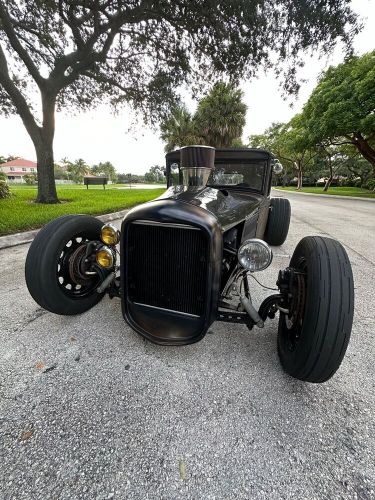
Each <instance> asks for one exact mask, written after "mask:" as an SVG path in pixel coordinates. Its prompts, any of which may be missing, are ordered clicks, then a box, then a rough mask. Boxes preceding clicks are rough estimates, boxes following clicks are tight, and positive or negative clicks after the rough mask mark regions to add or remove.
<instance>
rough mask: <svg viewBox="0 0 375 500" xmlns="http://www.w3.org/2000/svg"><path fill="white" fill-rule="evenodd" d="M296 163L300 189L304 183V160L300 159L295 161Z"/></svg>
mask: <svg viewBox="0 0 375 500" xmlns="http://www.w3.org/2000/svg"><path fill="white" fill-rule="evenodd" d="M294 165H295V168H296V170H297V190H300V189H302V184H303V180H302V175H303V172H302V161H301V160H298V161H296V162H294Z"/></svg>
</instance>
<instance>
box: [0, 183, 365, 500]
mask: <svg viewBox="0 0 375 500" xmlns="http://www.w3.org/2000/svg"><path fill="white" fill-rule="evenodd" d="M274 194H275V196H287V197H288V198H290V200H291V203H292V209H293V220H292V224H291V230H290V235H289V237H288V240H287V242H286V244H285V245H283V247H281V248H279V249H275V258H274V262H273V264H272V268H269V269H268V270H267V271H265V272H264V273H261V274H259V275H258V276H257V277H258V278H259V279H260V280H261V281H262V282H263V283H265V284H266V285H269V286H272V285H274V282H275V280H276V276H277V270H278V268H281V267H285V266H286V265H287V264H288V262H289V256H290V254H291V253H292V252H293V248H294V247H295V245H296V243H297V242H298V240H299V239H300V238H301V237H303V236H305V235H307V234H327V235H330V236H332V237H335V238H338V239H339V240H340V241H341V242H342V243H344V245H345V246H346V248H347V251H348V253H349V256H350V258H351V261H352V265H353V271H354V277H355V287H356V313H355V320H354V328H353V335H352V340H351V343H350V345H349V349H348V352H347V355H346V357H345V359H344V362H343V364H342V366H341V368H340V370H339V371H338V373H337V374H336V375H335V376H334V377H333V378H332V379H331V380H330V381H329V382H327V383H326V384H322V385H313V384H305V383H302V382H299V381H296V380H294V379H292V378H290V377H288V376H287V375H286V374H284V373H283V371H282V370H281V368H280V365H279V362H278V358H277V352H276V330H277V325H276V322H275V321H274V322H268V323H267V324H266V327H265V328H264V330H258V329H254V330H253V331H251V332H249V331H248V330H247V329H246V328H245V327H243V326H236V325H229V324H225V323H215V324H214V325H213V326H212V327H211V329H210V334H208V335H207V336H206V337H205V338H204V339H203V340H202V341H201V342H199V343H197V344H194V345H191V346H186V347H160V346H155V345H153V344H151V343H149V342H146V341H144V340H143V339H142V338H140V337H139V336H138V335H137V334H135V333H134V332H133V331H132V330H131V329H130V328H129V327H128V326H127V325H126V324H125V323H124V321H123V319H122V316H121V309H120V303H119V301H118V300H116V299H114V300H112V301H110V300H109V299H107V298H105V299H104V300H103V301H102V302H101V303H100V304H99V305H98V306H96V307H95V308H94V309H92V310H91V311H89V312H87V313H86V314H83V315H81V316H76V317H59V316H55V315H53V314H50V313H47V312H45V311H43V310H41V309H40V308H39V307H38V306H37V305H36V304H35V303H34V302H33V300H32V299H31V298H30V297H29V295H28V292H27V290H26V287H25V284H24V278H23V267H24V261H25V256H26V252H27V249H28V246H27V245H22V246H18V247H14V248H10V249H7V250H2V251H0V261H1V268H0V297H1V298H0V301H1V305H0V310H1V323H0V331H1V333H0V498H1V499H17V500H18V499H59V500H60V499H80V498H85V499H86V498H88V499H91V498H98V499H106V498H126V499H158V498H162V499H180V498H181V499H205V500H206V499H207V500H208V499H232V498H241V499H242V498H243V499H299V500H300V499H308V500H312V499H327V500H328V499H329V500H331V499H366V500H367V499H374V498H375V486H374V485H375V458H374V450H375V418H374V417H375V411H374V410H375V391H374V364H375V361H374V354H375V338H374V321H375V313H374V311H375V298H374V295H375V294H374V279H375V253H374V252H375V248H374V247H375V245H374V242H375V219H374V216H375V205H374V204H371V203H367V202H364V201H357V200H353V201H351V200H349V199H348V200H335V199H331V198H330V199H327V200H326V199H322V198H319V199H314V198H313V197H307V196H306V197H302V196H300V197H298V195H293V194H291V193H288V194H284V193H281V194H280V193H276V192H275V193H274ZM264 295H265V292H264V291H262V290H261V289H260V288H259V287H258V286H257V288H256V289H254V296H255V298H256V300H257V302H260V301H261V299H262V297H263V296H264Z"/></svg>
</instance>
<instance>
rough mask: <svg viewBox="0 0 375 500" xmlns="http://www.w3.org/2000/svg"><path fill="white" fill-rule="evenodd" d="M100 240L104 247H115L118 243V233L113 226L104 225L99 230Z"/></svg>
mask: <svg viewBox="0 0 375 500" xmlns="http://www.w3.org/2000/svg"><path fill="white" fill-rule="evenodd" d="M100 239H101V240H102V242H103V243H105V244H106V245H111V246H113V245H117V243H118V242H119V241H120V231H119V230H118V229H117V227H115V226H114V225H113V224H104V226H103V227H102V228H101V230H100Z"/></svg>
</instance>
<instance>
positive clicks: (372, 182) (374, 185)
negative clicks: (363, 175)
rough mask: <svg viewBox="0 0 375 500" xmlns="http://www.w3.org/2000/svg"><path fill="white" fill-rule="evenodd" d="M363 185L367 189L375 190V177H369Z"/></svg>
mask: <svg viewBox="0 0 375 500" xmlns="http://www.w3.org/2000/svg"><path fill="white" fill-rule="evenodd" d="M363 187H364V188H366V189H370V191H375V177H372V179H368V180H367V181H366V183H365V184H364V186H363Z"/></svg>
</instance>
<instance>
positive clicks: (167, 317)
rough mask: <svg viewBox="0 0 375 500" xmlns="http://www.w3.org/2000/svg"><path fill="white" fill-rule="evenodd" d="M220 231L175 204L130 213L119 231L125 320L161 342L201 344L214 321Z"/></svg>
mask: <svg viewBox="0 0 375 500" xmlns="http://www.w3.org/2000/svg"><path fill="white" fill-rule="evenodd" d="M221 258H222V233H221V230H220V227H219V225H218V222H217V219H216V218H215V217H214V216H213V215H212V214H210V213H208V212H207V211H205V210H202V209H201V208H199V207H196V206H192V205H188V204H185V203H180V202H177V201H174V200H162V201H158V200H157V201H154V202H151V203H147V204H145V205H141V206H140V207H137V208H135V209H133V210H132V211H131V212H129V213H128V214H127V216H126V217H125V219H124V221H123V224H122V229H121V288H122V309H123V314H124V318H125V319H126V321H127V322H128V323H129V324H130V325H131V326H132V328H133V329H135V330H136V331H138V332H139V333H140V334H141V335H143V336H144V337H146V338H148V339H149V340H151V341H153V342H155V343H159V344H172V345H180V344H189V343H192V342H196V341H197V340H200V339H201V338H202V337H203V336H204V335H205V333H206V331H207V329H208V328H209V326H210V325H211V323H212V322H213V320H214V318H215V317H216V312H217V302H218V295H219V287H220V271H221Z"/></svg>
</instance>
